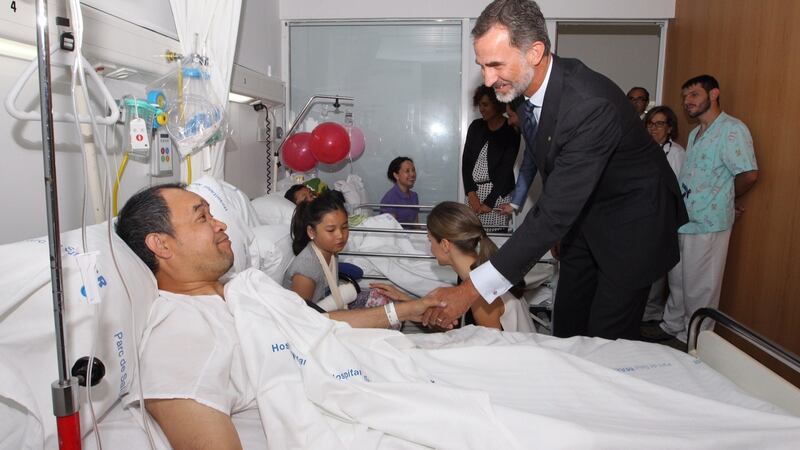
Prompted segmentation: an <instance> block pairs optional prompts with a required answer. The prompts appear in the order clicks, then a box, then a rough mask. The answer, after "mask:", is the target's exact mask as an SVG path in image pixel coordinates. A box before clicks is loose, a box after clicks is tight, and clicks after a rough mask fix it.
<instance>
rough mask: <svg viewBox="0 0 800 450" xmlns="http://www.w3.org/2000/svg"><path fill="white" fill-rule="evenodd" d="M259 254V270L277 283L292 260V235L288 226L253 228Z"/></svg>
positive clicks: (281, 279)
mask: <svg viewBox="0 0 800 450" xmlns="http://www.w3.org/2000/svg"><path fill="white" fill-rule="evenodd" d="M253 233H254V234H255V235H256V242H257V243H258V250H259V255H260V256H261V271H262V272H264V273H266V274H267V275H269V277H270V278H272V279H273V280H275V281H276V282H278V283H281V282H282V281H283V274H284V273H285V272H286V268H287V267H289V263H291V262H292V258H294V254H293V253H292V236H291V232H290V230H289V226H288V225H285V224H281V225H261V226H258V227H256V228H253Z"/></svg>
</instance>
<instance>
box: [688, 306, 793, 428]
mask: <svg viewBox="0 0 800 450" xmlns="http://www.w3.org/2000/svg"><path fill="white" fill-rule="evenodd" d="M705 320H713V321H714V322H716V324H718V325H720V326H722V327H724V328H725V329H727V330H729V331H730V332H732V333H733V334H734V335H735V336H738V337H739V338H741V339H743V340H744V341H746V342H748V343H749V344H751V345H753V346H754V347H755V348H757V349H758V350H760V351H762V352H764V353H766V354H767V355H769V356H771V357H772V358H773V359H774V360H776V361H778V362H780V363H782V364H783V365H784V366H786V367H787V368H789V369H791V370H792V371H794V372H795V373H797V374H800V357H798V356H797V355H795V354H794V353H792V352H790V351H788V350H786V349H784V348H782V347H780V346H778V345H776V344H774V343H772V342H770V341H769V340H768V339H767V338H765V337H764V336H761V335H760V334H758V333H756V332H754V331H752V330H750V329H749V328H747V327H746V326H745V325H743V324H742V323H740V322H738V321H736V320H735V319H734V318H732V317H730V316H729V315H727V314H725V313H723V312H720V311H717V310H715V309H711V308H701V309H699V310H697V311H696V312H695V313H694V314H693V315H692V319H691V321H690V322H689V337H688V353H689V354H691V355H693V356H695V357H697V358H699V359H700V360H702V361H703V362H705V363H706V364H708V365H709V366H711V367H712V368H713V369H715V370H716V371H717V372H720V373H722V374H723V375H725V376H726V377H728V378H729V379H730V380H731V381H733V382H734V383H735V384H736V385H738V386H739V387H741V388H742V389H744V390H745V391H747V392H749V393H750V394H751V395H753V396H755V397H757V398H760V399H762V400H765V401H767V402H770V403H772V404H774V405H777V406H779V407H781V408H783V409H785V410H786V411H788V412H790V413H792V414H794V415H796V416H800V388H798V387H796V386H794V385H792V384H791V383H789V382H788V381H786V380H785V379H784V378H783V377H781V376H779V375H778V374H776V373H775V372H773V371H772V370H770V369H769V368H767V367H766V366H764V365H763V364H761V363H760V362H758V361H756V360H755V359H754V358H753V357H752V356H750V355H748V354H747V353H745V352H744V351H742V350H740V349H739V348H737V347H736V346H734V345H733V344H731V343H730V342H728V341H726V340H725V339H723V338H722V337H720V336H719V335H718V334H716V333H715V332H714V331H712V330H702V331H701V325H702V324H703V323H704V321H705Z"/></svg>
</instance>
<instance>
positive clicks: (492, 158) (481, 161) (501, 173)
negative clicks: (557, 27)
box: [461, 85, 520, 231]
mask: <svg viewBox="0 0 800 450" xmlns="http://www.w3.org/2000/svg"><path fill="white" fill-rule="evenodd" d="M472 103H473V105H474V106H477V107H478V110H479V111H480V113H481V118H480V119H475V120H474V121H473V122H472V124H470V126H469V130H468V131H467V139H466V141H465V142H464V154H463V156H462V164H461V170H462V174H461V175H462V178H463V180H464V192H466V194H467V205H469V208H470V209H471V210H472V212H474V213H475V214H478V217H479V218H480V220H481V223H482V224H483V226H484V228H486V230H487V231H506V230H508V222H509V219H510V216H508V215H503V214H500V213H499V209H498V208H499V207H500V205H501V204H505V203H509V202H510V201H511V198H510V193H511V191H512V190H513V189H514V162H515V161H516V160H517V152H518V151H519V140H520V138H519V134H518V133H517V132H516V131H515V130H514V128H512V127H511V126H510V125H509V124H508V121H507V120H506V118H505V117H504V116H503V112H505V110H506V107H505V105H504V104H503V103H502V102H500V101H499V100H498V99H497V96H496V95H495V92H494V89H492V88H490V87H487V86H484V85H480V86H478V88H477V89H476V90H475V94H474V95H473V97H472Z"/></svg>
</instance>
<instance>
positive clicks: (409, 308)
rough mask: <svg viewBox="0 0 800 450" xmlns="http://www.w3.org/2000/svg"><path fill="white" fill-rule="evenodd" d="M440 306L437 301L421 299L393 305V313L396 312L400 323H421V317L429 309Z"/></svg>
mask: <svg viewBox="0 0 800 450" xmlns="http://www.w3.org/2000/svg"><path fill="white" fill-rule="evenodd" d="M440 305H441V303H440V302H439V300H436V299H434V298H428V297H425V298H422V299H419V300H411V301H406V302H398V303H395V304H394V307H395V311H397V318H398V319H400V321H401V322H405V321H406V320H410V321H412V322H420V321H422V315H423V314H424V313H425V312H426V311H428V310H431V309H434V308H437V307H439V306H440Z"/></svg>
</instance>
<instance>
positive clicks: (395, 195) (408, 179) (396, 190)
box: [381, 156, 419, 228]
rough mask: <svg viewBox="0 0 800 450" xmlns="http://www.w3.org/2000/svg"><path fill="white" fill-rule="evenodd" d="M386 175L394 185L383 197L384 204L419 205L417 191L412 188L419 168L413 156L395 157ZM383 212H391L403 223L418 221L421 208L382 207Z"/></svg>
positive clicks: (382, 202)
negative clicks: (416, 166)
mask: <svg viewBox="0 0 800 450" xmlns="http://www.w3.org/2000/svg"><path fill="white" fill-rule="evenodd" d="M386 176H387V177H388V178H389V181H391V182H392V183H394V186H392V188H391V189H389V191H388V192H386V194H385V195H384V196H383V198H382V199H381V204H382V205H411V206H416V205H419V197H418V196H417V193H416V192H414V191H412V190H411V188H413V187H414V183H416V181H417V169H416V168H415V167H414V161H412V160H411V158H409V157H406V156H398V157H397V158H395V159H393V160H392V162H391V163H389V169H388V170H387V171H386ZM381 213H385V214H391V215H392V216H394V218H395V219H397V221H398V222H400V223H401V224H407V223H417V221H418V220H419V219H418V214H419V210H418V209H416V208H392V207H381ZM404 228H405V227H404Z"/></svg>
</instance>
